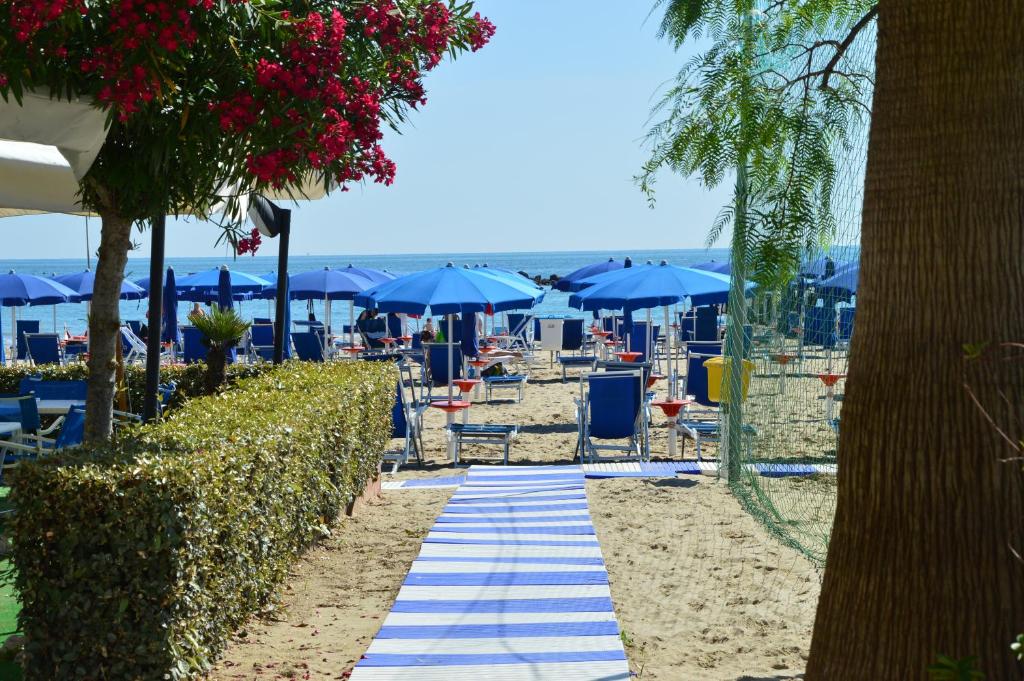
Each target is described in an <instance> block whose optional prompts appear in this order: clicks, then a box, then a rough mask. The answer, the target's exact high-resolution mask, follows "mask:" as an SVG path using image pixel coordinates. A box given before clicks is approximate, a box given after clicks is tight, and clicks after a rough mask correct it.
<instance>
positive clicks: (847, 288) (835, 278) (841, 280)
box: [814, 263, 860, 297]
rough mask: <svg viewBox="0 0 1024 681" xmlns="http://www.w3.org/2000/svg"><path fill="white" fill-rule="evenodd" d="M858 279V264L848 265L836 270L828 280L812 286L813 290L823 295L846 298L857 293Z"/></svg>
mask: <svg viewBox="0 0 1024 681" xmlns="http://www.w3.org/2000/svg"><path fill="white" fill-rule="evenodd" d="M859 278H860V263H848V264H847V265H845V266H843V267H841V268H839V269H837V270H836V273H835V274H834V275H832V276H831V277H829V278H828V279H822V280H821V281H819V282H817V283H816V284H815V285H814V288H815V290H817V291H818V292H819V293H822V294H825V295H838V296H840V297H848V296H852V295H855V294H856V293H857V280H858V279H859Z"/></svg>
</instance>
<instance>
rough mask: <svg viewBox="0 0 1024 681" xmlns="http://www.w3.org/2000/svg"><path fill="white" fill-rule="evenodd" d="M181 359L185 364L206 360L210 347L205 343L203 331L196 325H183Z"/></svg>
mask: <svg viewBox="0 0 1024 681" xmlns="http://www.w3.org/2000/svg"><path fill="white" fill-rule="evenodd" d="M181 338H182V343H181V361H183V362H184V363H185V364H196V363H198V362H205V361H206V355H207V352H209V349H208V348H207V347H206V345H205V344H204V343H203V334H202V332H201V331H200V330H199V329H197V328H196V327H194V326H183V327H181Z"/></svg>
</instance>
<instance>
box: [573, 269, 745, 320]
mask: <svg viewBox="0 0 1024 681" xmlns="http://www.w3.org/2000/svg"><path fill="white" fill-rule="evenodd" d="M581 283H583V284H586V285H587V287H586V288H585V289H583V290H581V291H579V292H577V293H574V294H573V295H572V296H570V297H569V305H571V306H572V307H575V308H578V309H581V310H598V309H600V310H619V309H621V310H641V309H644V308H649V307H664V306H666V305H675V304H676V303H680V302H682V301H683V300H685V299H686V298H690V300H691V301H692V303H693V304H694V305H711V304H716V303H724V302H726V301H727V300H728V299H729V277H727V276H725V275H723V274H717V273H715V272H706V271H704V270H695V269H692V268H689V267H678V266H676V265H669V264H668V263H666V262H665V261H662V262H661V264H659V265H652V264H647V265H635V266H633V267H630V268H625V269H622V270H618V271H615V272H608V273H606V274H601V275H598V276H596V277H590V278H588V279H586V280H584V281H582V282H581ZM752 287H753V285H752V284H748V285H747V288H752Z"/></svg>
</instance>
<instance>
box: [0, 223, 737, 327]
mask: <svg viewBox="0 0 1024 681" xmlns="http://www.w3.org/2000/svg"><path fill="white" fill-rule="evenodd" d="M272 245H273V243H272V244H271V246H272ZM271 250H272V248H269V247H264V252H267V251H271ZM627 256H628V257H630V258H632V260H633V263H634V264H643V263H645V262H647V261H651V262H654V263H658V262H661V261H662V260H665V261H667V262H669V263H670V264H673V265H680V266H684V267H685V266H688V265H694V264H697V263H700V262H706V261H708V260H716V261H720V262H721V261H725V260H728V258H729V253H728V251H727V250H725V249H689V250H663V251H651V250H646V251H622V252H618V251H616V252H607V251H573V252H545V253H486V254H484V253H452V254H437V253H430V254H418V255H354V256H347V255H336V256H313V255H305V256H302V255H294V256H291V258H289V267H288V269H289V272H290V273H291V274H297V273H299V272H308V271H310V270H318V269H323V268H324V267H331V268H335V269H341V268H343V267H346V266H348V265H350V264H351V265H354V266H356V267H372V268H375V269H380V270H387V271H388V272H391V273H393V274H397V275H401V274H409V273H411V272H416V271H420V270H424V269H429V268H432V267H443V266H444V265H446V264H447V263H449V262H451V263H453V264H455V265H456V266H458V267H461V266H463V265H469V266H470V267H472V266H474V265H484V264H486V265H489V266H490V267H500V268H504V269H508V270H512V271H514V272H519V271H522V272H527V273H529V274H530V276H533V275H540V276H541V277H544V278H547V277H550V276H551V275H553V274H556V275H559V276H564V275H566V274H568V273H569V272H572V271H573V270H575V269H578V268H580V267H583V266H584V265H589V264H592V263H597V262H602V261H605V260H607V259H608V258H615V259H616V260H620V261H621V260H622V259H623V258H624V257H627ZM166 265H167V266H170V267H173V268H174V274H175V277H176V278H177V279H178V280H180V279H181V278H182V277H185V276H187V275H189V274H192V273H195V272H201V271H203V270H209V269H212V268H214V267H220V266H221V265H227V266H228V267H229V268H231V269H232V270H236V271H240V272H245V273H247V274H254V275H257V276H261V275H264V274H266V273H268V272H271V271H274V270H276V269H277V257H276V256H274V255H258V256H255V257H250V256H243V257H240V258H238V259H235V260H225V259H224V258H222V257H221V258H218V257H209V258H168V259H167V262H166ZM0 267H2V268H3V269H2V270H0V272H7V271H10V270H15V271H16V272H19V273H22V274H35V275H39V276H44V277H52V276H55V275H61V274H68V273H72V272H81V271H83V270H84V269H86V262H85V259H84V258H83V259H67V260H6V261H5V260H0ZM148 276H149V260H148V259H144V258H131V259H129V260H128V265H127V267H126V268H125V277H126V278H127V279H130V280H133V281H134V280H136V279H141V278H142V277H148ZM235 306H236V309H238V310H239V311H240V312H241V314H242V316H243V317H244V318H246V319H251V318H252V317H272V316H273V314H272V312H273V309H272V308H273V302H272V301H267V300H251V301H242V302H240V303H239V302H236V303H235ZM323 307H324V304H323V301H315V302H314V303H313V308H314V310H313V312H314V314H315V315H316V318H317V319H320V320H322V319H323ZM191 308H192V304H191V303H188V302H184V301H182V302H180V303H179V305H178V317H179V323H181V324H184V323H186V316H187V315H188V312H189V310H191ZM147 310H148V301H147V300H146V299H142V300H138V301H135V300H130V301H121V319H122V320H129V319H139V320H142V319H144V318H145V316H146V312H147ZM15 312H16V315H17V318H18V319H36V320H39V322H40V325H39V326H40V330H41V331H50V330H52V329H54V328H55V329H56V330H57V331H58V332H61V333H62V332H63V331H64V329H65V327H66V328H68V329H69V330H70V331H71V332H72V333H73V334H81V333H83V332H84V331H85V329H86V326H87V323H86V305H85V304H84V303H66V304H61V305H46V306H26V307H20V308H16V310H15ZM356 312H357V313H358V310H356ZM534 312H535V313H536V314H539V315H564V316H577V317H578V316H584V314H583V313H582V312H580V311H579V310H575V309H572V308H570V307H569V294H568V293H562V292H561V291H554V290H548V291H547V293H546V295H545V297H544V300H543V301H542V302H541V303H540V304H539V305H538V306H537V307H536V308H535V309H534ZM588 314H589V313H588ZM307 317H308V308H307V303H306V301H293V302H292V319H307ZM331 317H332V320H331V323H332V324H334V325H338V324H348V323H349V305H348V303H347V302H346V301H335V302H334V303H332V305H331ZM0 325H2V328H3V335H4V337H5V339H6V341H7V346H8V347H10V342H11V341H10V336H11V331H12V330H11V328H10V326H11V308H7V307H5V308H0Z"/></svg>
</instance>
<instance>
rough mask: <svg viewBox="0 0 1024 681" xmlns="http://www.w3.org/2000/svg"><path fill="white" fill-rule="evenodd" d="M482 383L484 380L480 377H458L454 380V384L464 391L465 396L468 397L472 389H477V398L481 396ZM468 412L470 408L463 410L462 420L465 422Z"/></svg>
mask: <svg viewBox="0 0 1024 681" xmlns="http://www.w3.org/2000/svg"><path fill="white" fill-rule="evenodd" d="M481 383H483V381H482V380H480V379H479V378H457V379H455V380H454V381H452V384H453V385H455V386H457V387H458V389H459V390H460V391H461V392H462V396H463V397H468V396H469V393H470V391H472V390H474V389H475V390H476V395H475V396H476V397H477V398H479V397H480V384H481ZM470 401H471V400H470ZM468 413H469V410H468V409H467V410H466V411H464V412H462V422H463V423H465V422H466V419H467V418H468V417H467V414H468Z"/></svg>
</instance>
